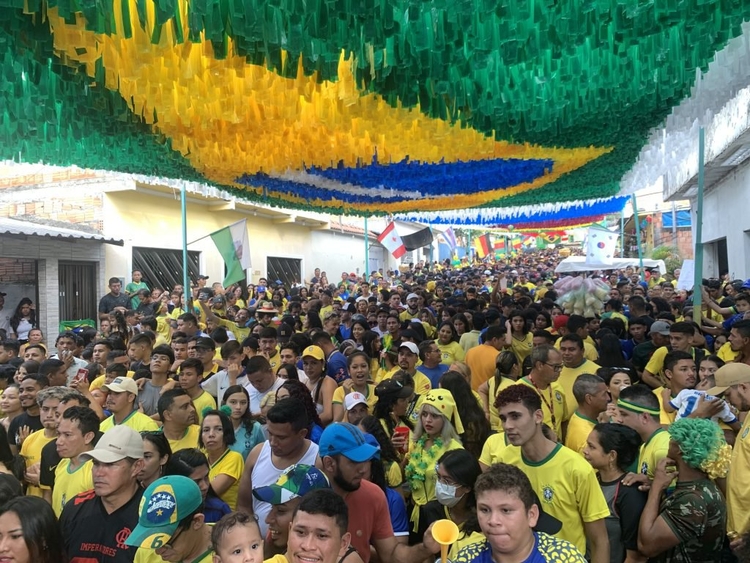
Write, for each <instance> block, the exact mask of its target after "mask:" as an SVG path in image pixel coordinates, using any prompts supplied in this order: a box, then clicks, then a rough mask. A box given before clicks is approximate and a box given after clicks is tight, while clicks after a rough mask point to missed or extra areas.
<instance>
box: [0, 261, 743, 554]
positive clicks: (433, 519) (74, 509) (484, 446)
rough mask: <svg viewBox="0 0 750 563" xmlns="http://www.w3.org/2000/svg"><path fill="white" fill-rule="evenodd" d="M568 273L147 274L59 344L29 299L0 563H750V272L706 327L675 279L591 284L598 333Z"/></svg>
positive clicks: (713, 299) (4, 347)
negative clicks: (599, 287) (596, 287)
mask: <svg viewBox="0 0 750 563" xmlns="http://www.w3.org/2000/svg"><path fill="white" fill-rule="evenodd" d="M556 265H557V257H556V255H555V253H554V251H550V250H548V251H536V252H529V253H525V254H522V255H520V256H518V257H517V258H513V259H512V260H508V261H503V262H489V263H475V264H468V263H466V264H461V265H458V266H456V265H451V264H450V263H443V264H441V263H435V264H428V265H425V264H421V263H420V264H416V265H415V264H410V265H408V266H404V267H402V268H401V269H399V270H397V271H393V272H384V271H376V272H373V273H372V274H371V275H369V276H367V277H364V276H358V275H356V274H354V273H346V272H343V273H342V274H341V278H340V280H336V282H335V283H331V282H330V281H329V280H328V278H327V274H326V273H325V272H322V271H320V270H319V269H316V270H315V272H314V275H313V277H312V278H311V279H309V280H307V281H306V283H304V284H294V285H293V286H291V287H285V286H284V284H283V283H281V282H280V281H276V282H272V283H270V284H269V283H268V280H266V279H260V280H258V283H257V284H248V285H245V284H235V285H232V286H230V287H226V288H225V287H223V286H222V285H221V284H220V283H214V284H213V285H209V284H208V278H207V277H206V276H200V277H199V278H198V279H197V280H195V285H194V286H193V287H191V288H187V291H185V288H183V287H181V286H175V287H173V288H170V289H169V290H168V291H165V290H162V289H159V288H150V287H149V286H148V285H147V284H146V283H144V281H143V280H142V276H141V274H140V272H134V273H133V276H132V282H131V283H129V284H127V285H126V287H125V288H124V289H123V288H122V283H121V281H120V279H119V278H112V279H110V280H109V293H107V294H106V295H105V296H104V297H103V298H102V299H101V301H100V303H99V319H98V320H99V323H98V324H99V326H98V327H97V328H96V329H94V328H91V329H88V328H84V329H82V330H79V331H69V332H61V333H60V334H58V335H57V336H56V338H55V340H54V342H52V341H49V342H48V341H47V340H46V339H45V338H44V336H43V335H42V333H41V331H40V330H39V328H38V327H37V326H36V324H35V320H34V319H35V317H34V315H33V314H32V313H33V308H32V309H30V310H27V309H29V305H30V304H26V306H25V307H24V308H21V309H20V311H21V313H22V315H26V316H24V317H23V319H25V321H24V323H22V324H20V326H21V327H22V328H23V333H22V331H21V330H20V329H19V328H18V327H19V324H16V325H15V328H14V329H13V330H11V331H8V330H4V329H2V328H0V330H4V332H5V334H4V335H3V336H4V338H3V340H2V344H1V345H0V387H2V395H1V396H0V410H1V411H2V419H0V561H15V562H16V563H25V562H42V563H59V562H63V563H64V562H69V563H84V562H87V563H88V562H92V561H97V562H107V563H109V562H111V563H120V562H126V561H127V562H134V561H135V562H141V563H151V562H154V563H155V562H159V561H172V562H185V563H203V562H208V561H212V562H214V563H228V562H237V561H242V562H252V563H260V562H261V561H271V562H273V563H316V562H317V563H342V562H344V563H359V562H362V563H368V562H370V561H373V562H382V563H390V562H391V561H393V562H397V563H422V562H425V561H434V560H435V559H436V558H438V557H439V556H441V555H439V554H440V553H441V544H440V543H439V542H438V540H439V539H440V534H439V533H436V534H434V535H433V533H432V531H433V528H434V527H435V525H436V523H437V522H442V521H444V520H449V521H452V522H453V523H454V524H455V525H456V527H457V528H458V535H457V537H455V538H451V539H450V540H446V541H448V542H449V543H450V545H449V546H448V547H447V550H446V552H445V553H443V554H442V556H443V557H447V559H448V560H450V561H451V562H453V563H469V562H475V561H476V562H480V563H491V562H495V563H505V562H508V563H511V562H513V563H515V562H542V561H560V562H583V561H591V562H592V563H610V562H611V563H637V562H645V561H664V562H670V563H672V562H673V563H678V562H679V563H683V562H693V563H703V562H719V561H727V562H729V561H750V540H748V538H747V537H746V534H748V533H750V490H748V489H747V487H746V486H744V484H743V483H744V476H745V474H750V473H748V472H750V437H748V434H750V421H748V420H746V418H745V417H746V414H747V411H749V410H750V280H748V281H747V282H745V281H742V280H735V281H732V280H728V279H709V280H704V284H703V286H702V287H701V288H699V289H698V291H701V292H702V306H701V308H700V311H698V310H696V309H695V308H694V307H693V305H692V294H691V292H685V291H678V290H677V289H676V281H675V280H676V278H677V277H678V276H679V272H659V271H658V270H648V271H642V272H639V271H637V270H633V269H631V268H628V269H627V270H622V271H607V272H588V273H581V274H577V275H584V276H593V277H597V278H600V279H602V280H604V281H606V283H607V284H609V295H608V299H607V300H606V301H605V303H604V307H603V309H602V310H601V311H593V312H592V314H591V315H590V316H583V315H577V314H575V313H571V312H570V311H568V312H566V310H565V307H564V305H560V303H563V302H564V300H562V299H561V295H559V294H558V288H562V287H564V285H565V284H563V283H561V280H559V279H558V275H557V274H555V271H554V270H555V266H556ZM19 307H20V306H19ZM27 324H28V326H27ZM22 335H25V336H26V338H21V336H22ZM434 536H435V537H434ZM436 537H437V539H436Z"/></svg>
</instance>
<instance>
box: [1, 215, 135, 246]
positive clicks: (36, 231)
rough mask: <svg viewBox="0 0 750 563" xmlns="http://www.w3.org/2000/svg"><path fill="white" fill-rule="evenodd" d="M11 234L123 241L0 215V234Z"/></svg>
mask: <svg viewBox="0 0 750 563" xmlns="http://www.w3.org/2000/svg"><path fill="white" fill-rule="evenodd" d="M2 235H12V236H20V237H29V236H37V237H49V238H58V239H69V240H70V239H84V240H93V241H98V242H103V243H106V244H114V245H117V246H122V245H123V244H124V243H123V241H122V240H119V239H113V238H107V237H105V236H104V235H101V234H96V233H90V232H86V231H82V230H78V229H71V228H68V227H60V226H51V225H45V224H40V223H32V222H31V221H19V220H17V219H9V218H7V217H0V236H2Z"/></svg>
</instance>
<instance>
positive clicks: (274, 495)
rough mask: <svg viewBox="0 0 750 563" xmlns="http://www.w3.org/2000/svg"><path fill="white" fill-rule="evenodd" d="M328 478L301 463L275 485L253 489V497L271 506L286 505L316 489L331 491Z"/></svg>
mask: <svg viewBox="0 0 750 563" xmlns="http://www.w3.org/2000/svg"><path fill="white" fill-rule="evenodd" d="M330 488H331V485H330V484H329V483H328V478H327V477H326V476H325V474H324V473H323V472H322V471H320V470H319V469H318V468H316V467H314V466H312V465H305V464H302V463H299V464H297V465H292V466H291V467H289V468H287V469H286V470H285V471H284V473H282V474H281V476H280V477H279V478H278V480H277V481H276V482H275V483H274V484H273V485H267V486H265V487H258V488H257V489H253V496H254V497H255V498H257V499H258V500H259V501H262V502H267V503H269V504H284V503H285V502H288V501H290V500H292V499H295V498H299V497H302V496H305V494H307V493H308V492H309V491H312V490H315V489H330Z"/></svg>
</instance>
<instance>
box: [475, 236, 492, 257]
mask: <svg viewBox="0 0 750 563" xmlns="http://www.w3.org/2000/svg"><path fill="white" fill-rule="evenodd" d="M491 249H492V241H491V240H490V235H489V234H486V235H482V236H481V237H477V238H475V239H474V250H476V253H477V258H479V259H480V260H481V259H483V258H484V257H485V256H487V255H488V254H489V253H490V250H491Z"/></svg>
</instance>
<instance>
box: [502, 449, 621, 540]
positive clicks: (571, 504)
mask: <svg viewBox="0 0 750 563" xmlns="http://www.w3.org/2000/svg"><path fill="white" fill-rule="evenodd" d="M500 457H501V459H499V460H498V461H501V462H503V463H508V464H510V465H515V466H516V467H518V468H519V469H521V470H522V471H523V472H524V473H525V474H526V476H527V477H528V478H529V480H530V481H531V486H532V487H533V488H534V490H535V491H536V493H537V495H539V500H540V501H541V502H542V508H543V509H544V511H545V512H546V513H548V514H550V515H552V516H554V517H555V518H557V519H558V520H560V522H564V524H565V525H564V526H563V527H562V529H561V530H560V532H559V533H558V534H556V537H558V538H560V539H564V540H568V541H569V542H570V543H572V544H573V545H575V546H576V547H577V548H578V550H579V551H580V552H581V553H586V536H585V534H584V528H583V524H584V522H595V521H596V520H602V519H604V518H607V517H608V516H609V515H610V511H609V507H608V506H607V501H606V500H605V498H604V493H602V489H601V487H600V486H599V482H598V481H597V479H596V472H595V471H594V469H593V468H592V467H591V465H589V463H588V462H587V461H586V460H585V459H583V457H582V456H580V455H578V454H577V453H575V452H574V451H572V450H570V449H568V448H566V447H565V446H562V445H561V444H557V445H555V449H554V450H552V452H551V453H550V454H549V455H548V456H547V457H546V458H545V459H543V460H541V461H538V462H533V461H530V460H527V459H526V458H524V456H523V452H522V451H521V448H519V447H518V446H508V447H507V448H506V449H505V451H504V452H503V453H502V455H501V456H500Z"/></svg>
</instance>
